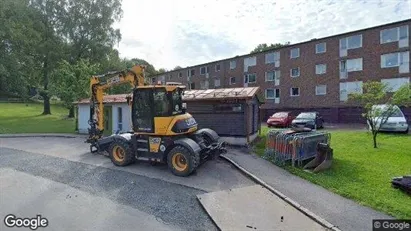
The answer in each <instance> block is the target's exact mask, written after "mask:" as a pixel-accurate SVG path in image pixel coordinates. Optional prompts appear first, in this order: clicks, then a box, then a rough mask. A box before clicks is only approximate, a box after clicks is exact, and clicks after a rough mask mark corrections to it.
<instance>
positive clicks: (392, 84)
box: [381, 77, 410, 92]
mask: <svg viewBox="0 0 411 231" xmlns="http://www.w3.org/2000/svg"><path fill="white" fill-rule="evenodd" d="M381 83H383V84H385V85H386V86H387V91H388V92H396V91H398V89H400V87H402V86H403V85H409V84H410V78H409V77H405V78H391V79H381Z"/></svg>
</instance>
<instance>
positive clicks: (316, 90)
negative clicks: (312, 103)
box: [315, 84, 327, 95]
mask: <svg viewBox="0 0 411 231" xmlns="http://www.w3.org/2000/svg"><path fill="white" fill-rule="evenodd" d="M320 87H322V88H324V92H323V93H319V91H318V89H319V88H320ZM326 94H327V85H325V84H322V85H317V86H315V95H326Z"/></svg>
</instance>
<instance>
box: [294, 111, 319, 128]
mask: <svg viewBox="0 0 411 231" xmlns="http://www.w3.org/2000/svg"><path fill="white" fill-rule="evenodd" d="M291 126H293V127H307V128H311V129H317V128H324V119H323V117H322V116H321V115H320V113H319V112H302V113H300V114H299V115H298V116H297V117H295V119H294V120H293V121H292V122H291Z"/></svg>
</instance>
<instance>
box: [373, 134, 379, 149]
mask: <svg viewBox="0 0 411 231" xmlns="http://www.w3.org/2000/svg"><path fill="white" fill-rule="evenodd" d="M377 134H378V133H377V132H373V134H372V140H373V142H374V148H377Z"/></svg>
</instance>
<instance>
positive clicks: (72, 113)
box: [68, 106, 74, 118]
mask: <svg viewBox="0 0 411 231" xmlns="http://www.w3.org/2000/svg"><path fill="white" fill-rule="evenodd" d="M68 117H69V118H74V107H73V106H71V107H70V109H69V115H68Z"/></svg>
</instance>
